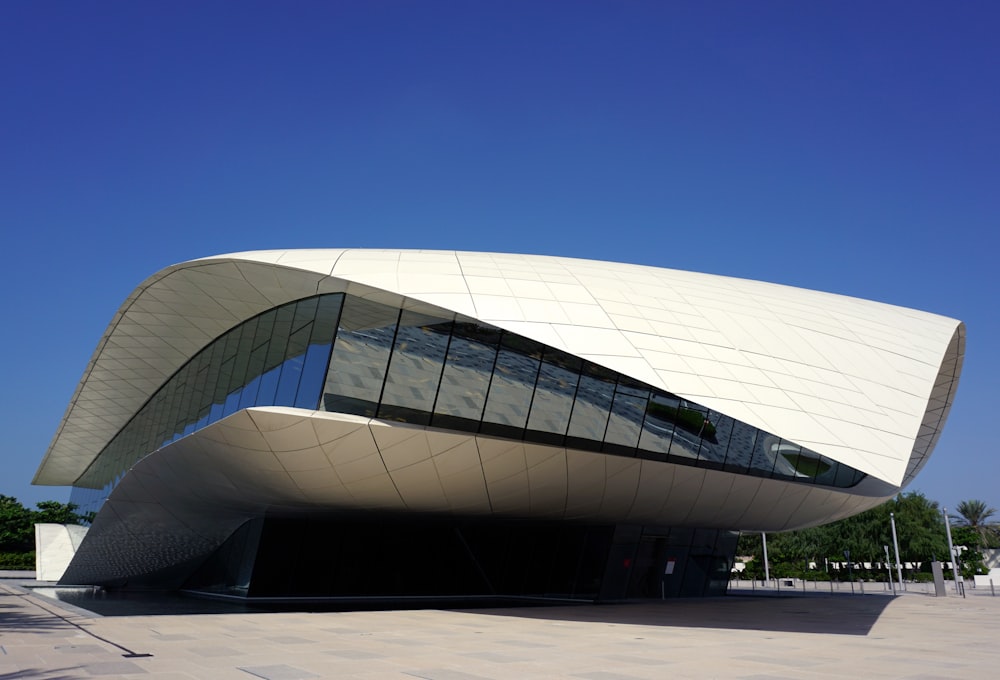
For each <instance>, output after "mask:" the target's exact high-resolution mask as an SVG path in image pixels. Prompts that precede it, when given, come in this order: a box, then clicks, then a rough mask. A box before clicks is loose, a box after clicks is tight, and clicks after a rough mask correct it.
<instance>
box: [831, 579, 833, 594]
mask: <svg viewBox="0 0 1000 680" xmlns="http://www.w3.org/2000/svg"><path fill="white" fill-rule="evenodd" d="M830 594H831V595H833V579H830Z"/></svg>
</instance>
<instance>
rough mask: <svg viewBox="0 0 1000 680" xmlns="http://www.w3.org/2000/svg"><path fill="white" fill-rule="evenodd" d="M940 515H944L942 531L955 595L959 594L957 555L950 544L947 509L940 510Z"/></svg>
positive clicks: (949, 523) (949, 524) (949, 525)
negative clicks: (945, 533)
mask: <svg viewBox="0 0 1000 680" xmlns="http://www.w3.org/2000/svg"><path fill="white" fill-rule="evenodd" d="M941 514H942V515H944V529H945V531H946V532H947V533H948V552H949V553H951V573H952V575H953V576H954V577H955V592H956V593H957V592H960V591H959V589H958V553H956V552H955V546H954V545H952V543H951V522H949V521H948V508H941ZM963 594H964V593H963Z"/></svg>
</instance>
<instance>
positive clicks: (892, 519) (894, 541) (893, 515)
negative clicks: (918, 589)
mask: <svg viewBox="0 0 1000 680" xmlns="http://www.w3.org/2000/svg"><path fill="white" fill-rule="evenodd" d="M889 523H890V524H891V525H892V547H893V548H894V549H895V551H896V575H897V576H898V577H899V592H903V591H904V590H906V588H905V587H904V586H903V565H902V564H900V562H899V539H897V538H896V513H894V512H890V513H889Z"/></svg>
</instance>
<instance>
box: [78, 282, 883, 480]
mask: <svg viewBox="0 0 1000 680" xmlns="http://www.w3.org/2000/svg"><path fill="white" fill-rule="evenodd" d="M321 397H322V399H321ZM268 405H280V406H295V407H298V408H308V409H313V408H317V407H320V408H324V409H325V410H329V411H337V412H343V413H354V414H360V415H366V416H370V417H373V416H375V415H376V414H378V417H380V418H384V419H391V420H401V421H405V422H409V423H417V424H424V425H427V424H429V425H430V426H432V427H439V428H446V429H457V430H463V431H468V432H481V433H484V434H491V435H494V436H504V437H508V438H513V439H522V438H523V439H526V440H529V441H533V442H539V443H543V444H551V445H557V446H567V447H571V448H575V449H583V450H591V451H604V452H606V453H611V454H616V455H625V456H633V455H639V456H642V457H644V458H650V459H654V460H661V461H667V462H672V463H677V464H683V465H695V466H700V467H708V468H714V469H719V468H721V469H724V470H727V471H730V472H735V473H739V474H752V475H758V476H762V477H775V478H779V479H785V480H789V481H794V482H801V483H815V484H823V485H827V486H833V487H840V488H846V487H851V486H854V485H856V484H857V483H858V482H860V481H861V480H862V479H863V478H864V476H865V475H864V474H863V473H862V472H860V471H858V470H855V469H854V468H851V467H849V466H847V465H843V464H841V463H837V462H836V461H833V460H830V459H828V458H825V457H824V456H821V455H819V454H818V453H816V452H814V451H810V450H809V449H806V448H803V447H801V446H799V445H797V444H795V443H794V442H790V441H787V440H782V439H780V438H779V437H776V436H774V435H773V434H770V433H768V432H764V431H761V430H758V429H756V428H754V427H751V426H750V425H748V424H746V423H743V422H740V421H737V420H733V419H732V418H730V417H728V416H725V415H723V414H721V413H718V412H715V411H710V410H708V409H707V408H705V407H703V406H701V405H700V404H697V403H694V402H691V401H687V400H685V399H682V398H679V397H677V396H675V395H672V394H669V393H667V392H663V391H660V390H656V389H653V388H651V387H650V386H649V385H646V384H644V383H640V382H638V381H636V380H633V379H631V378H627V377H625V376H622V375H620V374H618V373H615V372H614V371H611V370H609V369H606V368H603V367H600V366H597V365H596V364H592V363H590V362H586V361H583V360H581V359H580V358H578V357H574V356H572V355H569V354H567V353H565V352H563V351H560V350H556V349H554V348H551V347H546V346H544V345H541V344H540V343H538V342H535V341H533V340H530V339H528V338H524V337H522V336H519V335H516V334H514V333H509V332H501V331H500V330H499V329H497V328H495V327H493V326H489V325H487V324H484V323H480V322H477V321H473V320H470V319H467V318H463V319H458V320H454V321H453V320H452V318H451V317H450V316H448V315H445V316H438V315H428V314H425V313H418V312H416V311H413V310H412V309H408V310H401V309H400V308H398V307H392V306H387V305H383V304H379V303H375V302H372V301H370V300H364V299H361V298H356V297H353V296H345V295H342V294H334V295H321V296H315V297H312V298H305V299H303V300H299V301H296V302H292V303H288V304H286V305H282V306H280V307H276V308H274V309H271V310H268V311H266V312H264V313H262V314H260V315H258V316H257V317H254V318H252V319H249V320H247V321H246V322H244V323H243V324H240V325H239V326H236V327H234V328H232V329H230V330H229V331H227V332H225V333H223V334H222V335H220V336H219V337H218V338H217V339H216V340H215V341H213V342H212V343H210V344H209V345H208V346H206V347H205V348H204V349H202V350H201V351H200V352H199V353H198V354H197V355H195V356H194V357H193V358H192V359H191V360H190V361H189V362H188V363H187V364H185V365H184V366H182V367H180V368H179V369H178V370H177V372H176V373H175V374H174V376H173V377H171V378H170V379H169V380H168V381H167V382H166V383H165V384H164V385H163V386H162V387H161V388H160V389H159V390H158V391H157V392H156V393H155V394H154V395H153V396H152V397H151V398H150V399H149V401H148V402H147V403H146V404H145V406H143V407H142V409H140V411H139V412H138V413H137V414H136V415H135V416H134V417H133V419H132V420H131V421H130V422H129V423H128V424H127V425H126V426H125V427H124V428H123V429H122V430H121V431H120V432H119V433H118V435H117V436H116V437H115V438H114V439H113V440H112V441H111V442H110V443H109V444H108V445H107V446H106V447H105V448H104V450H103V451H102V452H101V454H100V455H99V456H98V457H97V458H96V459H95V460H94V461H93V463H92V464H91V466H90V467H89V468H88V470H87V471H86V472H85V473H84V474H83V475H82V476H81V477H80V479H78V480H77V483H76V486H77V487H89V488H90V489H92V490H100V489H106V488H107V489H109V488H110V487H111V486H113V485H114V484H115V483H116V482H115V480H116V479H118V478H120V477H121V475H122V474H124V472H125V471H126V470H128V469H129V467H131V465H133V464H134V463H135V461H137V460H138V459H139V458H141V457H142V456H144V455H146V454H148V453H149V452H151V451H153V450H155V449H157V448H158V447H160V446H163V445H164V444H166V443H169V442H171V441H174V440H176V439H178V438H180V437H183V436H185V435H188V434H191V433H192V432H196V431H197V430H199V429H200V428H202V427H204V426H206V425H208V424H210V423H213V422H216V421H217V420H219V419H220V418H223V417H224V416H226V415H229V414H232V413H235V412H237V411H238V410H240V409H245V408H249V407H251V406H268ZM104 495H106V494H104ZM88 498H91V496H88ZM102 498H103V496H102Z"/></svg>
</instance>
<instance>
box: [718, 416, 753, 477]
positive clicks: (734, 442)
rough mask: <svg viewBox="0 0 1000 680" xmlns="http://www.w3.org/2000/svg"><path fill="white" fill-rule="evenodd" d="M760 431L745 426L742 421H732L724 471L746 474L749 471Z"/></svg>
mask: <svg viewBox="0 0 1000 680" xmlns="http://www.w3.org/2000/svg"><path fill="white" fill-rule="evenodd" d="M759 432H760V430H758V429H757V428H756V427H752V426H750V425H747V424H746V423H744V422H743V421H740V420H734V421H733V433H732V435H731V436H730V438H729V451H727V452H726V462H725V465H723V469H724V470H728V471H729V472H736V473H738V474H746V472H747V470H749V469H750V461H751V459H753V451H754V448H755V447H756V446H757V436H758V434H759Z"/></svg>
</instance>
